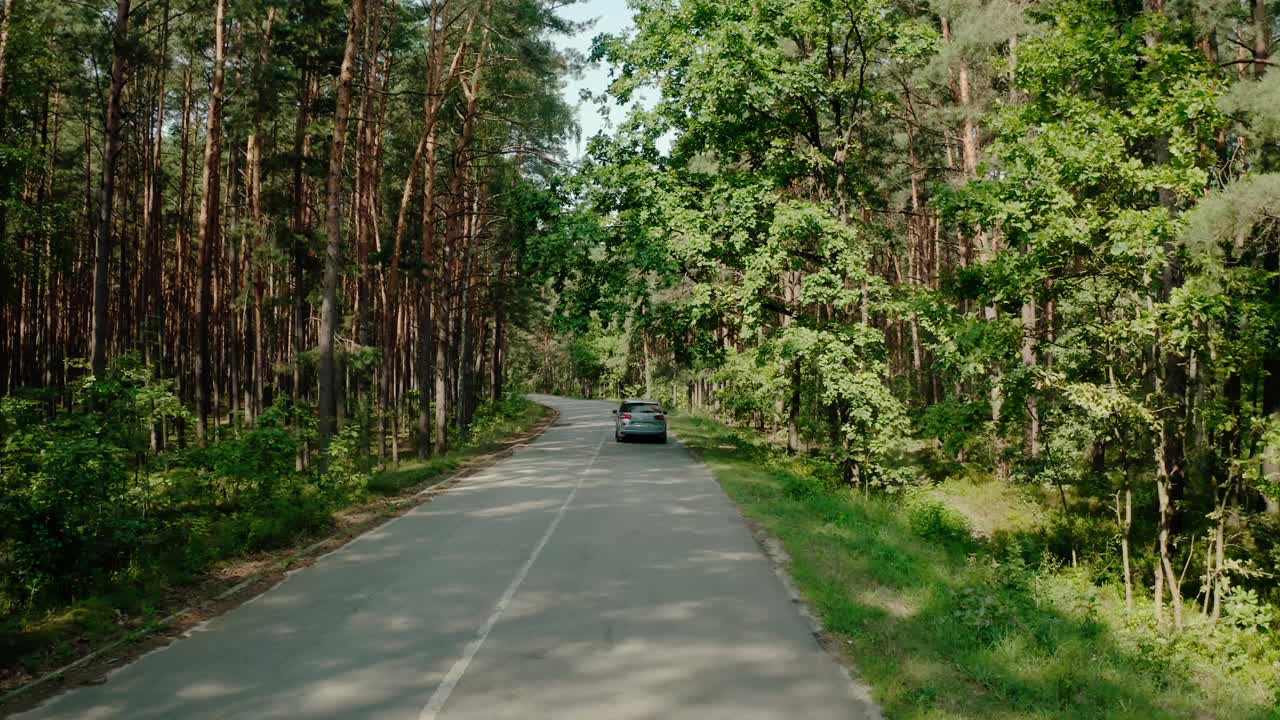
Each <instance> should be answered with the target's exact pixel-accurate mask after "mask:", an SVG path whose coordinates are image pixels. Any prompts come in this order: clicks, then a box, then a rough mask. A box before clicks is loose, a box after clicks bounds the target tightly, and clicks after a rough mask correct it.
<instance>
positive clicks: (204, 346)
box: [196, 0, 226, 445]
mask: <svg viewBox="0 0 1280 720" xmlns="http://www.w3.org/2000/svg"><path fill="white" fill-rule="evenodd" d="M225 13H226V0H217V5H216V9H215V11H214V60H213V87H212V88H211V89H210V92H209V129H208V133H207V135H206V136H205V143H204V174H203V176H202V181H201V187H202V191H201V199H200V289H199V292H198V293H197V297H198V298H199V302H200V312H199V320H198V326H197V334H198V340H197V343H198V345H199V348H198V350H197V353H198V354H197V359H196V385H197V387H198V392H199V393H200V401H199V405H200V410H199V418H198V424H197V426H196V428H197V429H196V433H197V436H198V437H199V439H200V443H201V444H202V445H203V444H207V443H208V442H209V413H210V412H211V410H213V408H212V394H213V380H214V378H213V368H212V366H211V364H210V363H211V360H212V356H211V354H210V337H209V335H210V332H211V329H212V328H211V325H212V323H213V245H214V243H215V242H217V239H218V232H219V230H220V220H221V217H220V216H221V212H220V207H219V203H220V201H221V197H220V195H221V175H222V171H221V161H222V83H223V70H224V68H225V66H226V42H225V38H224V37H223V17H224V15H225Z"/></svg>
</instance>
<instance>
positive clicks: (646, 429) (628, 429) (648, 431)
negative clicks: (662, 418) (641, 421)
mask: <svg viewBox="0 0 1280 720" xmlns="http://www.w3.org/2000/svg"><path fill="white" fill-rule="evenodd" d="M666 434H667V428H666V426H664V425H626V426H624V427H621V428H618V435H620V436H622V437H631V436H637V437H638V436H640V435H644V436H654V437H656V436H658V435H666Z"/></svg>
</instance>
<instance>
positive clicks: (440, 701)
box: [418, 437, 604, 720]
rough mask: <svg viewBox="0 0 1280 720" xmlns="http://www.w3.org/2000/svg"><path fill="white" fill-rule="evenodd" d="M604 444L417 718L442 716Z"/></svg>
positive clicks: (581, 474)
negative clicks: (441, 713) (460, 681)
mask: <svg viewBox="0 0 1280 720" xmlns="http://www.w3.org/2000/svg"><path fill="white" fill-rule="evenodd" d="M603 447H604V438H603V437H602V438H601V439H600V442H599V443H597V444H596V450H595V452H594V453H592V455H591V460H590V461H588V462H587V465H586V467H584V468H583V469H582V472H580V473H578V483H577V484H576V485H574V486H573V490H570V491H569V496H568V497H566V498H565V499H564V502H563V503H562V504H561V505H560V509H559V510H558V511H557V512H556V516H555V518H553V519H552V520H551V525H550V526H548V527H547V531H546V532H544V533H543V534H542V539H541V540H539V541H538V544H537V545H536V546H534V548H533V552H532V553H530V554H529V559H528V560H525V561H524V565H523V566H521V568H520V571H519V572H517V573H516V576H515V577H514V578H513V579H512V580H511V584H510V585H508V586H507V591H506V592H504V593H503V594H502V598H501V599H500V600H498V604H497V605H496V606H495V607H494V608H493V612H492V613H491V614H490V615H489V618H488V619H487V620H485V621H484V624H483V625H481V626H480V629H479V630H477V631H476V636H475V637H474V638H472V639H471V642H469V643H467V647H466V650H464V651H463V653H462V657H460V658H458V659H457V661H456V662H454V663H453V667H451V668H449V674H448V675H445V676H444V679H443V680H441V681H440V685H439V686H437V687H436V691H435V692H434V693H432V694H431V699H430V700H428V701H427V704H426V705H425V706H423V708H422V712H420V713H418V720H436V718H438V717H439V716H440V711H441V710H444V704H445V703H446V702H448V701H449V696H450V695H452V694H453V689H454V688H455V687H457V686H458V681H459V680H461V679H462V675H463V673H465V672H466V671H467V667H468V666H469V665H471V661H472V660H474V659H475V657H476V653H478V652H480V646H482V645H484V641H485V639H486V638H488V637H489V633H490V632H492V631H493V627H494V626H495V625H497V624H498V620H499V618H501V617H502V613H503V612H505V611H506V609H507V606H508V605H510V604H511V599H512V598H514V597H515V595H516V592H517V591H518V590H519V589H520V585H521V584H522V583H523V582H524V579H525V576H527V575H528V574H529V569H530V568H532V567H533V564H534V563H535V562H537V560H538V556H539V555H541V554H542V549H543V548H544V547H546V546H547V541H548V540H550V539H551V534H552V533H554V532H555V531H556V528H557V527H559V525H560V521H561V520H562V519H564V514H565V511H566V510H568V509H569V503H571V502H573V498H574V496H575V495H577V494H578V490H579V489H580V488H581V487H582V483H583V481H584V480H585V479H586V477H587V473H588V472H590V471H591V467H592V466H593V465H595V463H596V458H598V457H599V456H600V449H601V448H603Z"/></svg>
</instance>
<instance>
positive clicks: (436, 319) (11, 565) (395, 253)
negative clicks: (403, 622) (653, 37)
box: [0, 0, 575, 666]
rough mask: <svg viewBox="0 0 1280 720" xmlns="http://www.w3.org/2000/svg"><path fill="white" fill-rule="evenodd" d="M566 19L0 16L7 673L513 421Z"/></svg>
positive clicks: (372, 1) (85, 9) (22, 3)
mask: <svg viewBox="0 0 1280 720" xmlns="http://www.w3.org/2000/svg"><path fill="white" fill-rule="evenodd" d="M570 30H572V27H571V26H570V25H569V24H568V23H567V22H566V21H564V20H562V19H561V18H560V17H559V16H558V15H557V14H556V12H555V4H554V3H549V2H544V1H543V0H527V1H524V0H519V1H511V0H503V1H502V2H493V1H492V0H474V1H472V0H434V1H431V2H396V1H395V0H350V2H338V1H334V2H313V1H311V0H299V1H297V2H294V1H292V0H290V1H287V2H257V1H252V2H250V1H245V0H216V1H215V2H208V1H207V0H112V1H111V2H69V3H61V2H44V1H41V0H7V1H6V2H5V3H3V16H2V21H0V488H2V489H0V566H2V568H3V569H2V571H0V607H2V608H3V618H4V624H3V632H0V636H3V637H4V642H3V643H0V645H3V646H4V649H5V650H6V655H8V654H9V653H13V654H16V655H21V654H22V653H23V652H25V651H27V650H30V649H31V647H30V645H31V643H35V645H37V646H38V645H39V643H40V641H39V638H36V639H34V640H33V639H31V637H30V636H31V632H29V631H30V630H31V629H32V628H37V629H38V628H40V627H46V626H47V624H48V623H47V622H46V621H47V620H48V619H49V617H51V616H50V615H49V613H50V612H55V611H59V610H60V609H65V608H66V607H69V606H71V607H74V606H76V604H77V603H83V602H84V601H86V599H92V598H96V597H100V596H102V594H103V593H106V594H107V596H109V597H107V599H106V600H105V601H104V602H105V605H106V607H108V608H116V609H119V608H123V609H124V610H126V611H128V612H132V611H134V610H137V608H138V606H140V605H141V606H145V605H147V604H148V603H149V602H150V600H151V599H154V596H155V594H156V593H157V592H160V588H163V587H165V586H168V585H171V584H172V583H174V582H178V581H183V580H186V579H189V578H191V577H193V575H194V576H198V575H199V574H200V573H201V572H203V571H205V570H206V569H208V568H209V567H211V566H212V565H213V564H214V563H216V562H217V561H220V560H223V559H225V558H227V557H234V556H236V555H237V554H240V553H244V552H250V551H255V550H259V549H263V548H270V547H274V546H278V545H282V544H287V543H288V542H289V541H290V539H291V538H293V537H295V536H296V535H298V534H299V533H305V532H309V531H313V530H316V529H317V528H321V527H323V526H325V525H326V524H327V523H328V522H329V520H328V518H329V515H330V513H331V512H333V511H334V510H335V509H337V508H341V507H344V506H346V505H349V504H350V503H352V502H355V501H356V500H358V499H359V498H361V497H365V496H366V495H367V494H368V492H369V491H371V490H375V491H376V490H377V489H378V488H377V486H378V484H379V482H382V483H384V484H386V483H392V484H394V483H395V482H399V480H395V481H394V482H393V481H392V480H388V479H387V478H392V477H400V476H392V475H387V476H386V477H383V476H381V475H379V472H380V471H381V470H383V469H385V470H390V471H394V470H396V469H397V468H400V469H404V470H407V469H415V468H416V469H415V470H414V472H417V473H418V474H419V475H421V474H422V473H423V472H427V471H432V472H434V471H435V470H434V469H438V468H442V467H447V466H450V465H451V464H452V463H454V462H455V460H454V459H451V458H453V457H454V453H455V451H465V450H467V449H468V448H473V447H475V446H478V445H481V444H483V443H485V442H488V441H490V440H492V439H493V438H494V437H495V435H496V434H497V433H498V432H499V430H500V429H501V428H504V427H509V426H511V425H512V424H513V423H515V424H519V423H520V422H524V419H525V418H527V416H528V414H529V413H528V404H527V403H526V402H525V401H523V400H522V399H520V398H518V397H517V396H516V395H513V393H512V392H510V391H509V390H508V387H507V375H506V373H507V369H506V368H507V364H508V363H507V360H506V353H507V348H508V347H509V345H510V342H509V340H508V337H507V333H508V327H509V326H510V325H511V324H512V323H517V322H522V321H523V320H522V318H523V315H524V314H526V310H525V308H526V307H528V303H527V302H525V301H524V300H522V298H523V297H524V296H525V295H527V294H528V293H529V292H530V286H528V285H527V283H526V282H525V281H524V279H523V277H524V276H523V275H522V271H521V268H520V257H519V248H520V246H521V243H520V238H522V237H524V236H525V235H527V234H528V233H529V230H530V228H532V227H533V226H535V225H536V223H537V222H538V218H539V216H540V215H541V214H545V212H546V210H547V209H548V208H549V206H547V205H546V192H545V188H546V187H548V186H549V183H550V182H551V178H552V177H553V175H554V174H556V173H557V172H559V169H560V167H561V165H562V159H561V156H562V154H563V151H562V144H563V141H564V139H565V138H567V137H568V136H569V135H570V134H571V133H572V132H573V114H572V109H571V108H570V107H569V106H567V105H566V104H565V102H564V101H563V100H562V99H561V96H560V88H561V82H562V78H563V77H564V76H565V75H566V73H567V72H569V71H570V69H571V67H572V64H573V62H575V61H574V60H572V59H571V58H569V57H568V56H567V55H565V54H564V53H563V52H561V51H560V50H558V49H557V48H556V46H555V45H554V43H553V42H552V37H553V36H555V35H556V34H563V33H565V32H569V31H570ZM437 460H439V462H437ZM415 463H416V464H415ZM431 463H437V464H436V465H432V464H431ZM441 463H443V464H441ZM406 477H407V476H406ZM390 489H394V488H390ZM108 615H109V613H108ZM76 622H78V621H73V622H72V623H71V624H72V625H74V624H76ZM14 638H17V639H14ZM12 659H13V658H12V657H11V656H9V657H6V663H5V664H6V666H7V665H8V663H9V662H10V661H11V660H12Z"/></svg>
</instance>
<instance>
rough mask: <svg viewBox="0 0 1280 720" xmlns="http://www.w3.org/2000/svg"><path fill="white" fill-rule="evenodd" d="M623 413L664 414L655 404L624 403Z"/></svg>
mask: <svg viewBox="0 0 1280 720" xmlns="http://www.w3.org/2000/svg"><path fill="white" fill-rule="evenodd" d="M622 412H642V413H658V414H661V413H662V408H660V407H658V406H657V405H654V404H653V403H623V405H622Z"/></svg>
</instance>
